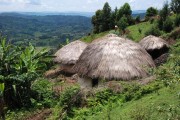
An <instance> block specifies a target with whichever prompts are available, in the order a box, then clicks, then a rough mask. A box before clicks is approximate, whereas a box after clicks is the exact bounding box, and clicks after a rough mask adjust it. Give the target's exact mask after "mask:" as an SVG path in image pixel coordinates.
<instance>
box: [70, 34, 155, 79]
mask: <svg viewBox="0 0 180 120" xmlns="http://www.w3.org/2000/svg"><path fill="white" fill-rule="evenodd" d="M149 67H155V65H154V62H153V60H152V58H151V57H150V55H149V54H148V53H147V52H146V51H145V50H144V49H143V48H141V47H140V45H139V44H137V43H135V42H133V41H131V40H128V39H125V38H120V37H116V36H115V37H114V36H111V35H110V36H109V35H107V36H105V37H102V38H100V39H97V40H95V41H94V42H92V43H91V44H89V45H88V47H86V49H85V50H84V51H83V53H82V54H81V56H80V58H79V60H78V61H77V63H76V64H75V66H74V68H73V69H74V70H75V71H76V72H77V73H78V74H79V75H81V76H87V77H90V78H93V79H94V78H102V79H106V80H112V79H116V80H130V79H134V78H142V77H146V76H147V75H148V72H147V68H149Z"/></svg>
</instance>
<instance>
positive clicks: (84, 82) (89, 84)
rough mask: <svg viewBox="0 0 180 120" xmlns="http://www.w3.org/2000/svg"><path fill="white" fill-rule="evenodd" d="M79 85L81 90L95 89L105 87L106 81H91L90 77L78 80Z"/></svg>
mask: <svg viewBox="0 0 180 120" xmlns="http://www.w3.org/2000/svg"><path fill="white" fill-rule="evenodd" d="M78 83H79V84H80V86H81V88H94V87H104V85H105V81H103V80H99V79H91V78H88V77H85V78H78Z"/></svg>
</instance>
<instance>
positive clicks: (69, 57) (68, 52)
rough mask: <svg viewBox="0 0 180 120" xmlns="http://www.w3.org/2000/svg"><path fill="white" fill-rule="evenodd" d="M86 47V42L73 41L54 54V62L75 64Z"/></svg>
mask: <svg viewBox="0 0 180 120" xmlns="http://www.w3.org/2000/svg"><path fill="white" fill-rule="evenodd" d="M86 47H87V44H86V43H84V42H82V41H80V40H76V41H73V42H71V43H69V44H67V45H65V46H64V47H62V48H61V49H59V50H58V51H57V52H56V53H55V54H54V55H55V56H56V57H55V59H54V62H56V63H60V64H68V65H71V64H75V63H76V61H77V60H78V59H79V56H80V55H81V53H82V52H83V50H84V49H85V48H86Z"/></svg>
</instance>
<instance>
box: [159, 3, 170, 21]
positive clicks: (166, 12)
mask: <svg viewBox="0 0 180 120" xmlns="http://www.w3.org/2000/svg"><path fill="white" fill-rule="evenodd" d="M169 13H170V9H169V4H168V2H166V3H165V4H164V5H163V8H162V10H160V13H159V15H160V17H161V19H162V20H164V21H165V20H166V18H167V17H168V15H169Z"/></svg>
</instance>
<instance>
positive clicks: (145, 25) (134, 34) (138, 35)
mask: <svg viewBox="0 0 180 120" xmlns="http://www.w3.org/2000/svg"><path fill="white" fill-rule="evenodd" d="M152 26H153V24H150V22H142V23H139V24H137V25H132V26H129V27H127V29H128V31H130V32H129V34H128V38H130V39H132V40H134V41H140V40H141V39H142V38H143V37H145V32H146V31H148V30H149V29H150V28H151V27H152ZM140 31H141V32H140Z"/></svg>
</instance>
